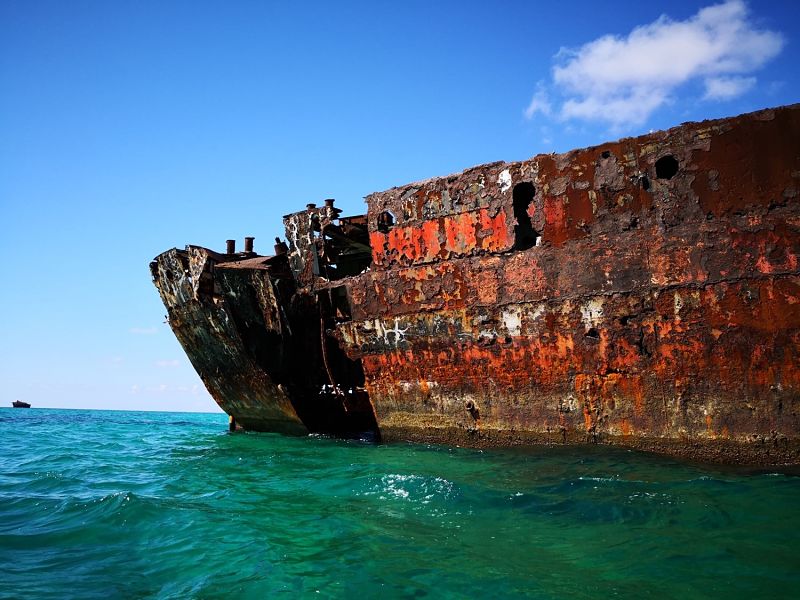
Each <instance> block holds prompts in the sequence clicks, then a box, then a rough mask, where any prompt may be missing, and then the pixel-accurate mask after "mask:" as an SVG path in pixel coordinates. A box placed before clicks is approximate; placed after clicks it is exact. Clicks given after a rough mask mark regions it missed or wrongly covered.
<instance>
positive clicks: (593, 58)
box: [524, 0, 784, 129]
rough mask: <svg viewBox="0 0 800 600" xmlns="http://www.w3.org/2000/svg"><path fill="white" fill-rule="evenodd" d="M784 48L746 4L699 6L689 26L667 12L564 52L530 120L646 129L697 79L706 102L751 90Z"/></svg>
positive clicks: (735, 0) (541, 87)
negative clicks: (654, 116)
mask: <svg viewBox="0 0 800 600" xmlns="http://www.w3.org/2000/svg"><path fill="white" fill-rule="evenodd" d="M783 46H784V38H783V36H782V35H781V34H780V33H779V32H775V31H770V30H762V29H757V28H756V26H755V25H754V23H753V22H752V19H751V15H750V13H749V10H748V7H747V4H745V2H744V1H743V0H728V1H727V2H724V3H722V4H715V5H713V6H708V7H706V8H703V9H701V10H700V11H698V12H697V14H695V15H694V16H692V17H690V18H689V19H686V20H685V21H675V20H673V19H671V18H670V17H668V16H667V15H662V16H661V17H659V18H658V19H657V20H655V21H654V22H652V23H650V24H647V25H641V26H639V27H636V28H635V29H633V31H631V32H630V33H629V34H628V35H627V36H624V37H621V36H615V35H604V36H602V37H600V38H598V39H596V40H593V41H591V42H588V43H586V44H584V45H583V46H581V47H579V48H573V49H569V48H562V49H561V50H560V51H559V53H558V54H557V55H556V57H555V62H556V65H555V66H554V67H553V72H552V80H551V81H550V82H547V83H546V82H544V81H540V82H539V83H538V84H537V89H536V91H535V93H534V94H533V97H532V99H531V102H530V104H529V105H528V107H527V108H526V109H525V110H524V115H525V116H526V117H527V118H528V119H531V118H533V117H534V116H535V115H536V114H542V115H543V116H545V117H548V116H551V115H552V116H554V117H556V118H557V119H559V120H562V121H563V120H571V119H579V120H586V121H593V122H599V123H604V124H606V125H610V126H611V127H613V128H616V129H624V128H626V127H631V126H636V125H642V124H644V123H645V122H646V121H647V119H648V118H649V117H650V115H651V114H653V112H654V111H655V110H657V109H658V108H659V107H661V106H663V105H664V104H665V103H666V102H669V101H671V100H674V95H675V93H676V92H677V90H678V88H679V87H680V86H682V85H684V84H686V83H689V82H692V81H696V82H699V83H702V85H703V86H704V88H705V95H704V96H703V99H704V100H708V101H721V100H730V99H731V98H735V97H737V96H739V95H741V94H744V93H745V92H747V91H748V90H750V89H751V88H752V87H753V86H754V85H755V84H756V78H755V77H752V76H750V75H749V74H751V73H753V72H754V71H756V70H757V69H759V68H760V67H762V66H763V65H764V64H765V63H767V62H768V61H769V60H771V59H772V58H774V57H775V56H777V55H778V54H779V53H780V51H781V49H782V48H783Z"/></svg>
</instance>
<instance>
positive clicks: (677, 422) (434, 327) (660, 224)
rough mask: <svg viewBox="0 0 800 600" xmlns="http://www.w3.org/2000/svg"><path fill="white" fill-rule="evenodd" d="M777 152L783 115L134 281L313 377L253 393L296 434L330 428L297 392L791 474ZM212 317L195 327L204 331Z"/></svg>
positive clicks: (295, 227)
mask: <svg viewBox="0 0 800 600" xmlns="http://www.w3.org/2000/svg"><path fill="white" fill-rule="evenodd" d="M798 139H800V105H794V106H789V107H783V108H777V109H770V110H766V111H760V112H757V113H753V114H749V115H742V116H740V117H734V118H731V119H722V120H718V121H707V122H703V123H689V124H685V125H682V126H680V127H676V128H673V129H670V130H668V131H663V132H656V133H652V134H648V135H646V136H642V137H639V138H628V139H623V140H619V141H617V142H612V143H608V144H603V145H601V146H597V147H594V148H587V149H583V150H575V151H572V152H568V153H565V154H560V155H543V156H537V157H534V158H532V159H530V160H527V161H521V162H516V163H492V164H488V165H483V166H480V167H475V168H472V169H469V170H467V171H464V172H463V173H460V174H456V175H451V176H448V177H442V178H436V179H431V180H428V181H424V182H418V183H413V184H409V185H406V186H402V187H398V188H393V189H391V190H387V191H385V192H379V193H374V194H371V195H370V196H368V197H367V204H368V213H367V215H366V216H365V217H351V218H349V219H339V218H338V211H337V210H335V209H334V208H333V203H332V201H329V203H327V204H326V206H325V207H322V208H317V207H315V206H309V208H308V209H307V210H306V211H301V212H298V213H294V214H292V215H288V216H287V217H285V219H284V223H285V226H286V231H287V240H288V248H289V252H288V257H286V258H281V257H276V259H280V260H283V261H284V263H285V269H284V270H283V271H281V269H280V268H279V267H278V264H277V263H276V264H274V265H272V264H271V263H264V262H263V261H260V259H258V261H259V262H257V263H256V262H253V263H244V262H243V260H242V259H237V260H234V261H233V262H234V263H237V267H238V268H237V269H236V272H237V273H240V274H241V275H240V278H239V279H237V280H236V281H235V282H234V280H233V279H231V276H230V275H229V273H231V272H232V271H233V269H227V270H226V269H223V268H220V269H217V270H214V269H212V270H211V271H210V276H211V280H210V281H209V279H208V276H209V275H208V272H206V274H205V275H204V274H203V272H202V271H203V269H202V268H200V267H199V265H200V264H201V263H202V260H201V259H202V252H200V251H199V250H198V249H194V248H191V247H190V248H189V250H188V251H187V252H186V253H184V254H185V256H182V258H181V260H183V262H184V263H185V264H186V265H188V266H185V267H183V268H184V270H185V271H186V273H187V278H184V279H180V278H177V279H175V280H170V281H169V283H168V284H167V283H165V281H166V278H168V276H169V273H170V272H177V267H176V265H175V261H176V258H175V256H173V255H170V254H169V253H166V254H165V255H162V256H161V257H159V259H158V260H157V265H158V269H157V270H156V273H155V278H156V281H157V285H158V286H159V289H160V291H161V293H162V298H163V299H164V301H165V304H167V306H168V307H169V306H171V305H172V304H179V305H180V306H184V305H185V304H186V302H187V299H189V300H191V298H193V297H194V296H195V295H196V294H198V290H199V289H200V286H201V281H204V283H202V285H203V286H205V287H204V288H203V289H205V290H209V289H212V290H216V291H217V292H218V293H220V294H221V295H222V296H223V297H224V298H225V300H224V303H225V304H224V306H225V307H226V310H228V311H229V313H228V314H229V315H230V316H231V318H232V319H233V320H234V321H237V323H236V328H235V329H236V331H229V330H225V329H220V335H219V336H217V338H216V339H219V340H222V342H221V343H222V346H226V345H227V344H229V343H231V342H229V341H228V340H230V339H233V340H234V342H233V345H234V347H235V346H236V342H235V339H236V336H237V335H239V336H240V337H241V336H242V332H252V331H254V330H255V329H258V328H261V329H263V330H264V331H265V332H272V334H270V335H271V337H269V338H268V340H267V341H265V342H264V343H263V344H261V345H260V346H259V348H260V350H259V352H260V353H261V354H262V355H270V353H271V355H274V356H285V355H286V354H287V353H288V354H289V355H291V356H293V357H295V358H296V360H298V361H300V362H301V363H303V362H305V364H306V365H307V367H308V370H309V371H310V372H311V373H313V375H311V376H310V380H311V381H312V382H313V385H305V386H303V385H297V383H298V382H297V381H296V379H297V378H301V379H302V378H303V370H302V369H286V368H283V369H277V370H274V373H273V377H272V379H271V380H274V381H277V380H279V379H280V380H281V381H282V382H283V383H282V384H281V385H282V386H283V388H284V389H285V390H287V398H288V400H287V401H288V403H289V405H290V406H292V407H294V408H295V412H296V414H297V415H299V417H298V418H299V420H300V421H302V422H303V423H305V424H306V425H307V426H308V424H309V423H310V422H312V421H313V422H314V425H313V426H311V427H310V429H313V430H326V429H328V430H332V429H336V428H337V427H338V428H342V427H345V428H346V426H345V425H344V424H346V422H347V420H348V418H349V417H348V416H347V415H348V414H350V413H348V411H347V410H345V408H342V409H341V410H340V411H339V413H337V414H338V415H339V416H337V417H336V418H334V417H333V416H332V415H333V412H330V410H329V408H325V406H327V405H325V406H323V405H322V404H320V405H315V404H314V402H312V401H310V400H309V399H308V397H307V396H308V395H309V394H312V393H314V392H313V390H314V388H313V386H319V385H322V386H331V389H336V390H337V394H338V393H340V392H341V391H342V389H353V390H354V391H353V392H352V395H351V396H350V398H351V401H352V402H353V406H356V405H357V406H359V407H360V408H359V409H358V410H354V411H353V413H352V414H360V415H367V414H369V415H370V417H371V418H372V419H373V420H374V423H375V425H376V426H377V427H378V428H379V429H380V433H381V435H382V436H383V437H384V438H385V439H412V440H427V441H438V442H452V443H469V444H478V445H505V444H517V443H537V442H546V443H564V442H585V441H590V442H609V443H619V444H624V445H629V446H633V447H639V448H645V449H650V450H656V451H662V452H668V453H670V454H675V455H682V456H687V457H693V458H703V459H713V460H721V461H731V462H742V463H753V464H775V463H798V462H800V269H798V256H799V255H800V145H798V143H797V140H798ZM367 230H368V231H367ZM367 244H369V248H368V247H367ZM198 253H199V254H198ZM370 254H371V256H370ZM365 257H366V258H365ZM242 258H243V257H242ZM370 259H371V262H369V261H370ZM253 260H256V259H253ZM365 260H366V262H364V261H365ZM229 262H230V261H229ZM265 264H269V265H270V266H268V267H265V266H264V265H265ZM198 269H199V271H198ZM258 269H262V270H261V271H260V277H261V278H260V279H259V278H257V277H255V275H254V274H255V273H256V272H257V270H258ZM248 274H250V275H248ZM203 277H205V280H203ZM248 277H249V278H248ZM267 281H269V282H271V283H270V285H269V286H266V285H265V282H267ZM209 285H210V287H209ZM225 289H228V290H234V292H235V293H233V294H232V295H231V296H230V297H226V296H225V295H224V291H223V290H225ZM233 297H236V298H244V297H250V298H251V300H250V301H249V302H250V304H241V301H239V300H237V303H233V301H232V299H231V298H233ZM215 306H217V305H216V304H213V303H212V304H202V309H200V312H202V313H203V315H205V316H204V317H202V318H204V319H206V323H205V324H203V321H202V319H201V317H200V315H199V314H198V315H195V321H194V322H195V323H196V325H193V329H191V330H192V331H197V332H200V331H204V330H208V329H209V328H210V329H211V330H212V331H216V329H215V327H218V325H215V321H213V320H212V316H213V315H214V314H215V313H214V310H215V309H214V307H215ZM248 307H249V308H248ZM253 307H260V309H259V310H255V309H254V308H253ZM265 307H267V308H266V309H265ZM204 311H205V312H204ZM174 312H175V314H176V315H179V312H178V311H174ZM171 320H172V317H171ZM187 320H190V319H188V318H187ZM309 324H312V325H309ZM174 328H176V333H178V337H179V339H181V338H182V336H183V338H186V341H184V339H181V341H182V343H184V347H185V348H187V353H189V355H190V357H191V356H192V354H193V353H197V354H200V355H202V354H203V352H205V350H204V349H203V348H204V345H205V344H207V343H208V342H206V341H205V340H203V339H201V336H200V334H199V333H197V334H196V335H195V337H190V336H188V335H187V334H185V333H180V331H181V328H180V325H177V326H176V325H174ZM248 335H252V333H251V334H248ZM245 346H246V344H245ZM225 352H229V350H224V349H222V348H221V347H220V348H216V349H215V350H213V351H212V352H211V353H212V354H213V355H214V356H215V357H217V358H220V357H222V356H224V354H225ZM243 352H244V354H246V355H251V356H252V355H253V352H254V350H253V349H247V348H246V347H245V349H244V351H243ZM220 360H221V359H220ZM193 362H195V361H194V359H193ZM268 362H269V361H268V360H265V359H264V358H263V356H262V358H261V359H260V360H258V361H256V364H257V365H259V368H260V369H261V370H262V371H264V370H265V371H266V372H269V371H270V368H267V367H265V365H266V364H267V363H268ZM279 362H280V361H279ZM329 363H333V364H334V365H335V367H334V368H331V366H330V364H329ZM196 366H197V368H198V371H200V372H201V375H204V378H205V377H206V376H207V375H208V372H207V370H208V369H209V368H211V366H210V365H209V364H206V363H202V364H200V361H198V362H197V363H196ZM276 377H277V379H276ZM287 378H288V379H287ZM224 379H225V378H224V377H221V378H220V380H219V383H218V384H217V385H220V386H221V385H223V380H224ZM212 387H213V386H210V389H212ZM243 388H246V385H245V384H242V387H241V388H237V390H238V391H237V392H236V393H237V394H238V393H245V391H243ZM325 389H328V388H327V387H325ZM212 393H214V392H212ZM215 397H216V396H215ZM340 399H341V397H340ZM218 401H219V400H218ZM347 402H348V401H344V400H342V401H341V405H342V407H346V406H347ZM334 412H335V411H334ZM337 419H338V420H337ZM334 421H335V422H336V423H338V425H337V426H336V427H334V426H332V425H330V423H333V422H334ZM368 422H369V419H367V420H362V421H361V424H362V425H363V424H368ZM326 423H327V424H326Z"/></svg>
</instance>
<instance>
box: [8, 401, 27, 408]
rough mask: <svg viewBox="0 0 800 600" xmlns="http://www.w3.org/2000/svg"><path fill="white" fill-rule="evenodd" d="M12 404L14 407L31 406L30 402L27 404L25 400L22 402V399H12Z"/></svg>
mask: <svg viewBox="0 0 800 600" xmlns="http://www.w3.org/2000/svg"><path fill="white" fill-rule="evenodd" d="M12 406H13V407H14V408H30V407H31V405H30V404H28V403H27V402H23V401H22V400H14V402H13V403H12Z"/></svg>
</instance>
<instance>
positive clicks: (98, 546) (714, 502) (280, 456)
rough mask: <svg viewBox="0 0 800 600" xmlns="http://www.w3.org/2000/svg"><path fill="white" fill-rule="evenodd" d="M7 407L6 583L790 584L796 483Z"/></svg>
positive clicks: (587, 592)
mask: <svg viewBox="0 0 800 600" xmlns="http://www.w3.org/2000/svg"><path fill="white" fill-rule="evenodd" d="M226 426H227V420H226V416H225V415H208V414H182V413H144V412H111V411H108V412H106V411H66V410H37V409H32V410H13V409H0V449H1V451H0V597H4V598H6V597H7V598H48V597H52V598H69V597H75V598H109V597H114V598H116V597H120V598H192V597H194V598H215V597H251V598H263V597H271V596H273V595H283V596H285V597H297V596H314V597H320V596H321V597H364V598H372V597H377V596H381V597H419V596H434V597H437V598H438V597H532V598H565V597H575V598H581V597H584V598H585V597H593V598H596V597H619V598H642V597H656V598H665V597H672V598H677V597H691V598H704V597H707V598H718V597H721V596H725V597H727V598H736V597H741V598H752V597H754V596H755V597H763V596H765V595H769V596H771V597H798V596H799V595H800V558H798V548H799V546H798V542H800V510H799V509H800V478H798V477H795V476H791V475H788V474H780V473H759V474H753V473H749V474H748V473H744V472H741V471H735V470H731V469H721V468H716V467H707V466H706V467H704V466H697V465H689V464H685V463H680V462H675V461H672V460H669V459H665V458H661V457H656V456H651V455H646V454H639V453H634V452H629V451H623V450H619V449H613V448H607V447H596V446H587V447H580V448H561V447H554V448H538V449H533V450H527V451H476V450H467V449H459V448H446V447H434V446H421V445H405V444H397V445H377V446H376V445H370V444H367V443H364V442H358V441H342V440H332V439H325V438H319V437H306V438H291V437H284V436H280V435H271V434H229V433H227V427H226Z"/></svg>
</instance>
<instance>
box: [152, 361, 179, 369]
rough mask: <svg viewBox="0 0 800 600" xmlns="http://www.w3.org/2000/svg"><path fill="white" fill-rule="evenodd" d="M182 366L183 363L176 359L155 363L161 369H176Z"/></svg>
mask: <svg viewBox="0 0 800 600" xmlns="http://www.w3.org/2000/svg"><path fill="white" fill-rule="evenodd" d="M180 364H181V361H179V360H176V359H170V360H157V361H156V362H155V365H156V366H157V367H158V368H159V369H172V368H175V367H178V366H180Z"/></svg>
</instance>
